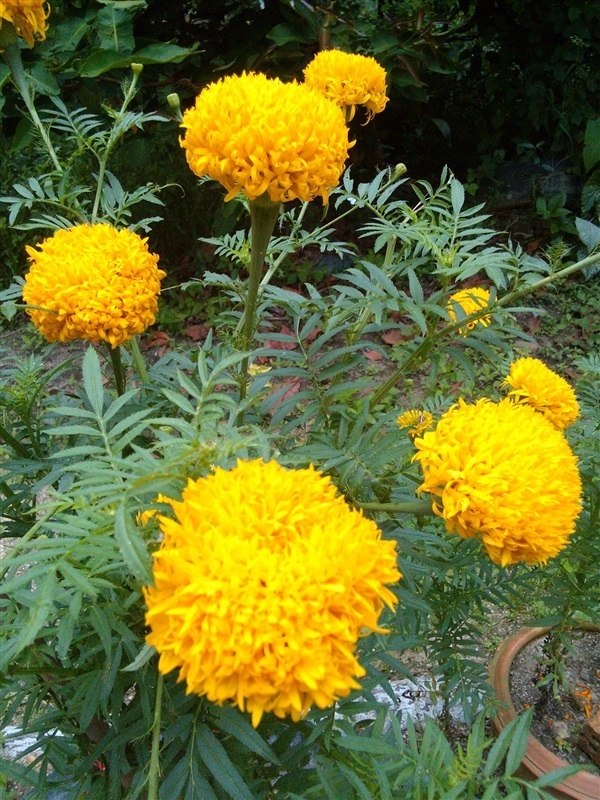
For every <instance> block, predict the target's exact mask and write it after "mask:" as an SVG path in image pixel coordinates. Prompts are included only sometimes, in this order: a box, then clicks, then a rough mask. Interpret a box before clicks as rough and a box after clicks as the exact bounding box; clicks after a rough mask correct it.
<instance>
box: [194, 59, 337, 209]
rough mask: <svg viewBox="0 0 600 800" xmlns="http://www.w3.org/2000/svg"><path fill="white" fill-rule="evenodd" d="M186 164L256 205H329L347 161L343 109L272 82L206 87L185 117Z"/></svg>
mask: <svg viewBox="0 0 600 800" xmlns="http://www.w3.org/2000/svg"><path fill="white" fill-rule="evenodd" d="M182 127H183V128H185V131H186V132H185V136H184V137H183V139H182V141H181V145H182V147H184V148H185V151H186V158H187V161H188V164H189V166H190V168H191V169H192V171H193V172H195V173H196V175H198V176H202V175H209V176H210V177H211V178H213V179H214V180H216V181H219V183H221V184H222V185H223V186H224V187H225V188H226V189H227V196H226V197H225V200H231V199H232V198H233V197H235V196H236V194H238V192H241V191H243V192H244V194H245V195H246V196H247V197H248V198H249V199H250V200H255V199H256V198H257V197H259V196H260V195H262V194H264V193H265V192H266V193H267V194H268V196H269V198H270V199H271V200H272V201H274V202H280V201H284V202H285V201H287V200H295V199H300V200H312V199H314V198H315V197H321V198H322V199H323V202H326V201H327V198H328V196H329V192H330V191H331V189H333V188H334V187H335V186H337V184H338V182H339V179H340V175H341V174H342V171H343V169H344V163H345V161H346V158H347V157H348V148H349V147H350V143H349V142H348V131H347V129H346V125H345V124H344V119H343V115H342V114H341V113H340V110H339V109H338V108H336V107H335V105H334V104H333V103H330V102H329V101H328V100H326V99H325V98H324V97H323V96H322V95H320V94H319V93H318V92H316V91H314V90H312V89H310V88H309V87H308V86H305V85H298V84H296V83H282V82H281V81H280V80H278V79H276V78H273V79H272V78H267V76H266V75H260V74H250V75H247V74H244V75H241V76H230V77H227V78H223V79H221V80H219V81H217V82H216V83H211V84H210V85H209V86H207V87H206V88H205V89H204V90H203V91H202V92H201V93H200V95H199V96H198V97H197V98H196V103H195V105H194V107H193V108H190V109H188V110H187V111H186V112H185V114H184V116H183V123H182Z"/></svg>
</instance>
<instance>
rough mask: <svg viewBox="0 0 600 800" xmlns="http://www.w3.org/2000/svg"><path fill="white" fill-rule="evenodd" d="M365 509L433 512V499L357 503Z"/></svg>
mask: <svg viewBox="0 0 600 800" xmlns="http://www.w3.org/2000/svg"><path fill="white" fill-rule="evenodd" d="M357 505H358V507H359V508H362V510H363V511H372V512H377V511H381V512H385V513H388V514H433V513H434V512H433V508H432V506H431V500H408V501H407V502H405V503H357Z"/></svg>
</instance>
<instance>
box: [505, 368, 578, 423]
mask: <svg viewBox="0 0 600 800" xmlns="http://www.w3.org/2000/svg"><path fill="white" fill-rule="evenodd" d="M502 386H509V387H511V391H510V392H509V393H508V396H509V397H512V399H513V400H514V401H515V402H516V403H527V404H529V405H531V406H533V408H535V410H536V411H539V412H540V413H542V414H543V415H544V416H545V417H546V419H547V420H549V421H550V422H551V423H552V424H553V425H556V427H557V428H560V429H561V430H562V429H563V428H568V427H569V425H572V424H573V423H574V422H575V420H576V419H577V417H578V416H579V403H578V402H577V397H576V396H575V392H574V391H573V388H572V387H571V386H570V385H569V384H568V383H567V381H566V380H565V379H564V378H561V376H560V375H557V374H556V372H553V371H552V370H551V369H550V368H549V367H547V366H546V365H545V364H544V363H543V361H540V360H539V359H537V358H519V359H517V361H513V363H512V364H511V365H510V372H509V373H508V375H507V376H506V380H504V382H503V383H502Z"/></svg>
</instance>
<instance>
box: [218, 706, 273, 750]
mask: <svg viewBox="0 0 600 800" xmlns="http://www.w3.org/2000/svg"><path fill="white" fill-rule="evenodd" d="M215 712H216V719H215V725H216V727H217V728H220V730H222V731H223V732H224V733H228V734H230V735H231V736H233V737H234V738H235V739H237V740H238V742H241V743H242V744H243V745H245V746H246V747H247V748H248V749H249V750H251V751H252V752H253V753H256V754H257V755H259V756H262V757H263V758H264V759H266V760H267V761H272V762H273V763H274V764H279V763H281V762H280V761H279V759H278V758H277V756H276V755H275V753H274V752H273V750H272V749H271V748H270V747H269V745H268V744H267V743H266V742H265V740H264V739H263V738H262V736H261V735H260V734H259V733H258V731H257V730H256V729H255V728H253V727H252V725H251V724H250V723H249V722H248V720H247V718H246V717H245V716H244V715H243V714H241V713H240V712H239V711H238V710H237V709H235V708H232V707H231V706H221V707H220V708H216V709H215Z"/></svg>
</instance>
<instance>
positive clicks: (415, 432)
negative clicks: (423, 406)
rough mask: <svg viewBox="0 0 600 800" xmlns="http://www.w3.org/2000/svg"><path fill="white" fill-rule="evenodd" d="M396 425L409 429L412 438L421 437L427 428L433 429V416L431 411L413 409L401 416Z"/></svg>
mask: <svg viewBox="0 0 600 800" xmlns="http://www.w3.org/2000/svg"><path fill="white" fill-rule="evenodd" d="M396 423H397V424H398V425H399V426H400V427H401V428H408V429H409V431H408V433H409V434H410V435H411V436H420V435H421V434H422V433H423V431H426V430H427V428H432V427H433V414H432V413H431V411H419V410H417V409H415V408H412V409H411V410H410V411H405V412H404V414H400V416H399V417H398V419H397V420H396Z"/></svg>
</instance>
